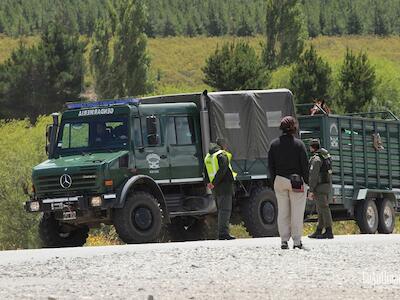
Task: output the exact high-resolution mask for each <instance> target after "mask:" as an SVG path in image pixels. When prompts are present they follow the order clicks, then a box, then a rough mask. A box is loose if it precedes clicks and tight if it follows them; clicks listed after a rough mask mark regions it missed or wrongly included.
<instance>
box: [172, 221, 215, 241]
mask: <svg viewBox="0 0 400 300" xmlns="http://www.w3.org/2000/svg"><path fill="white" fill-rule="evenodd" d="M167 230H168V236H169V239H170V241H171V242H183V241H199V240H206V239H207V238H208V231H209V228H208V225H207V223H206V221H205V219H196V218H191V217H190V218H181V217H176V218H173V219H172V220H171V224H169V225H168V227H167Z"/></svg>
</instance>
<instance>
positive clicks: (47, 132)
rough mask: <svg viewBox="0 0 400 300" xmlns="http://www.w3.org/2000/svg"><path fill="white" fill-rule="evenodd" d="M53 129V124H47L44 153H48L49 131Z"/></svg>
mask: <svg viewBox="0 0 400 300" xmlns="http://www.w3.org/2000/svg"><path fill="white" fill-rule="evenodd" d="M52 131H53V125H47V127H46V147H45V150H46V154H47V155H48V154H49V150H50V139H51V133H52Z"/></svg>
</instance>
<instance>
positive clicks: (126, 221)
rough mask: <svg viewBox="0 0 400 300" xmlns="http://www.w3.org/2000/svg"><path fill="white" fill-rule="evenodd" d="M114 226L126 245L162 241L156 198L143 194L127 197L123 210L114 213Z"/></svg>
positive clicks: (160, 216)
mask: <svg viewBox="0 0 400 300" xmlns="http://www.w3.org/2000/svg"><path fill="white" fill-rule="evenodd" d="M113 221H114V226H115V229H116V231H117V233H118V235H119V237H120V238H121V240H122V241H124V242H125V243H127V244H140V243H151V242H158V241H160V240H162V239H163V215H162V211H161V208H160V205H159V203H158V201H157V199H156V198H154V197H153V196H152V195H151V194H148V193H145V192H134V193H132V194H130V195H129V196H128V198H127V199H126V202H125V205H124V207H123V208H120V209H115V211H114V217H113Z"/></svg>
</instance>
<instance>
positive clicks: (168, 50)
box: [0, 36, 400, 93]
mask: <svg viewBox="0 0 400 300" xmlns="http://www.w3.org/2000/svg"><path fill="white" fill-rule="evenodd" d="M235 39H238V38H235V37H228V36H227V37H219V38H217V37H196V38H187V37H171V38H157V39H149V41H148V50H149V53H150V56H151V58H152V66H151V71H152V74H153V77H154V79H155V80H156V86H157V91H156V92H157V93H169V92H191V91H200V90H202V89H204V88H207V86H206V85H205V84H204V83H203V82H202V76H203V75H202V71H201V68H202V67H203V66H204V63H205V60H206V58H207V57H208V56H209V55H210V54H211V53H212V52H213V51H214V50H215V48H216V47H217V46H218V45H222V44H223V43H224V42H227V41H233V40H235ZM23 40H24V41H26V42H27V43H28V44H32V43H34V42H35V41H36V40H37V38H32V37H29V38H24V39H23ZM247 40H248V41H249V42H250V43H251V45H252V46H254V47H255V48H256V49H257V51H258V52H260V51H261V46H260V43H261V42H262V41H263V38H262V37H261V36H258V37H253V38H247ZM18 43H19V40H17V39H12V38H9V37H5V36H0V62H3V61H4V60H5V59H6V58H7V57H9V55H10V53H11V51H12V49H14V48H15V47H16V46H17V45H18ZM309 43H313V44H314V45H315V46H316V48H317V51H318V53H319V54H320V55H321V56H322V57H323V58H324V59H326V60H327V61H328V62H329V63H330V65H331V67H332V69H333V70H334V71H337V69H338V67H339V65H340V63H341V62H342V60H343V56H344V53H345V51H346V47H349V48H351V49H353V50H355V51H359V50H363V51H366V52H367V53H368V56H369V58H370V60H371V62H372V64H373V65H375V66H376V70H377V74H378V78H379V79H380V80H381V82H382V84H384V86H386V87H387V86H389V87H391V88H393V89H396V90H397V89H400V81H399V79H400V37H390V38H377V37H372V36H371V37H365V36H362V37H354V36H352V37H319V38H316V39H313V40H310V41H309ZM288 73H289V68H281V69H279V70H277V71H276V72H275V73H274V74H273V80H272V84H271V85H272V86H271V87H285V86H287V85H288V82H287V78H288ZM157 78H158V79H159V81H157ZM88 80H89V83H90V76H88Z"/></svg>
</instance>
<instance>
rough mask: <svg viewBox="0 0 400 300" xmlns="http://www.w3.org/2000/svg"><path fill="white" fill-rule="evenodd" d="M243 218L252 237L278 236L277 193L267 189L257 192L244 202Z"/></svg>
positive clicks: (242, 206) (242, 207) (242, 208)
mask: <svg viewBox="0 0 400 300" xmlns="http://www.w3.org/2000/svg"><path fill="white" fill-rule="evenodd" d="M240 211H241V216H242V219H243V222H244V225H245V227H246V229H247V231H248V232H249V233H250V235H251V236H252V237H269V236H278V235H279V233H278V224H277V218H278V203H277V201H276V196H275V193H274V192H273V191H272V190H270V189H267V188H261V189H257V190H255V191H254V192H253V193H252V195H251V196H250V198H249V199H246V200H243V202H242V205H241V209H240Z"/></svg>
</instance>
